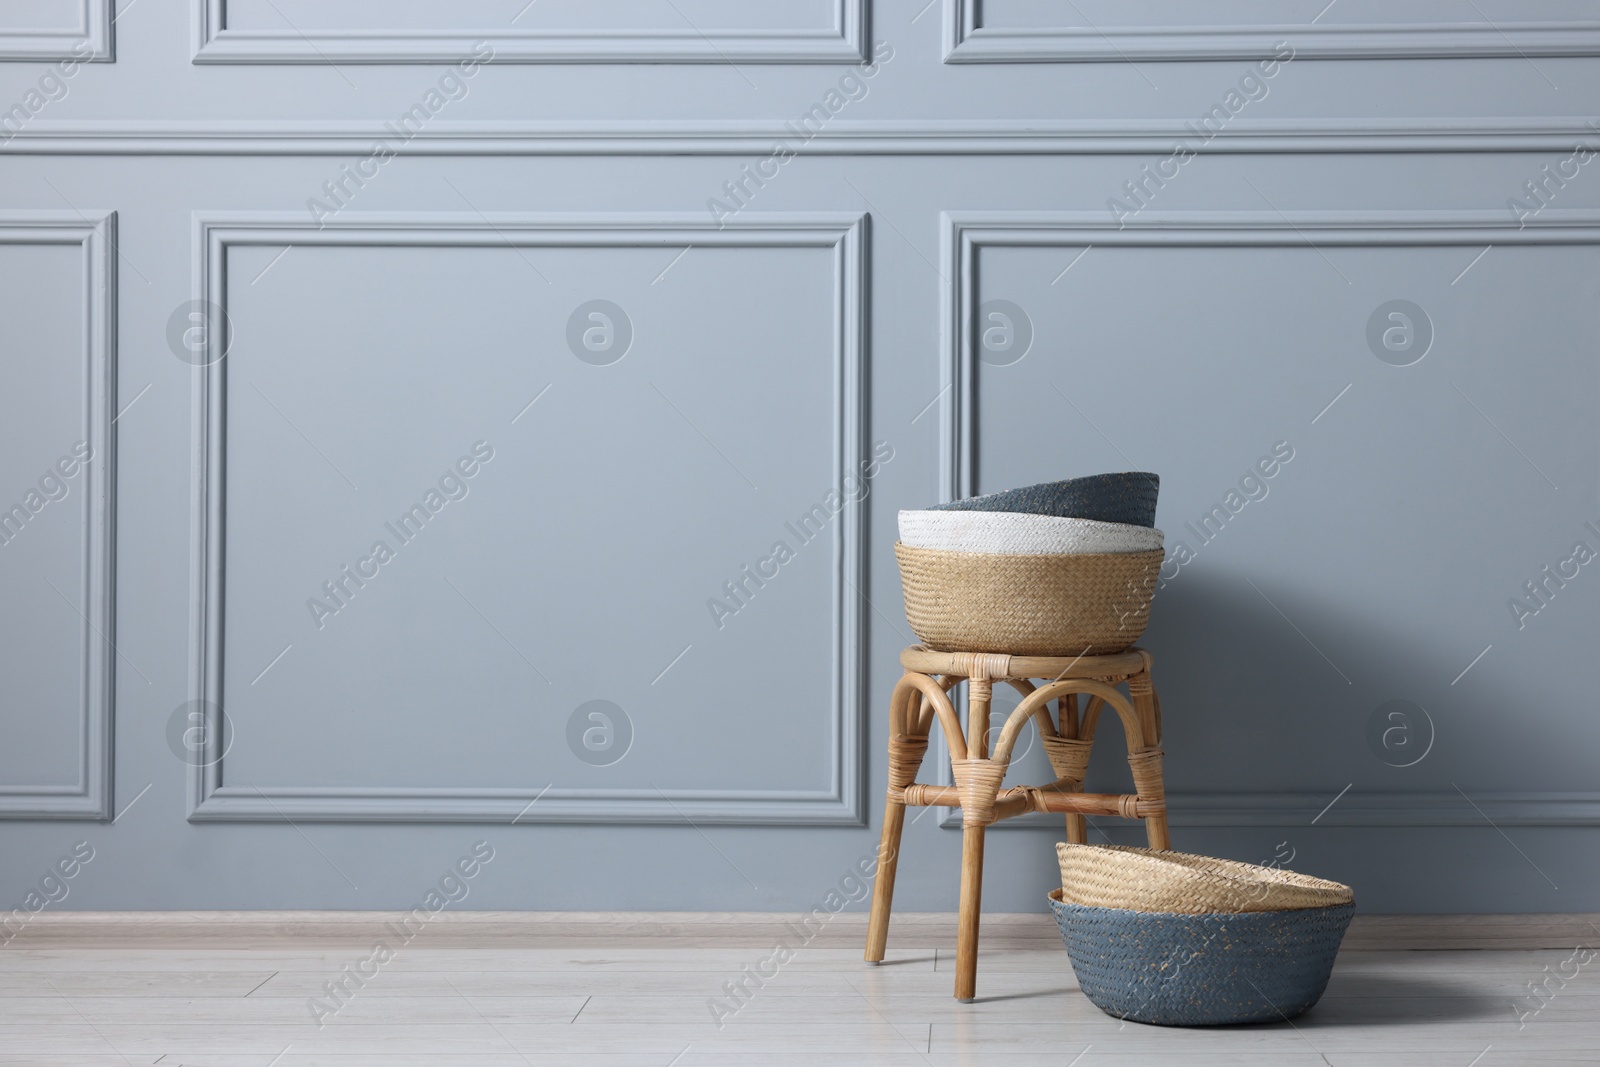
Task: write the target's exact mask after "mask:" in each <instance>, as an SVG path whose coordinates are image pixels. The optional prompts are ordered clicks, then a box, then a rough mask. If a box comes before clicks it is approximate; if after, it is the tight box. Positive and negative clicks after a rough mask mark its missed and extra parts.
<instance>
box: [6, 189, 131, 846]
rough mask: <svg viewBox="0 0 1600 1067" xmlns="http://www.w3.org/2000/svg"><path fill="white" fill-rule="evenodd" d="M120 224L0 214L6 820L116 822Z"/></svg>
mask: <svg viewBox="0 0 1600 1067" xmlns="http://www.w3.org/2000/svg"><path fill="white" fill-rule="evenodd" d="M114 225H115V222H114V217H113V216H111V215H99V216H94V217H87V218H86V217H84V216H81V215H78V214H76V213H74V214H72V215H61V214H29V213H14V212H8V213H4V214H0V263H3V264H4V267H3V271H0V272H3V274H4V276H5V278H6V285H5V288H4V290H3V291H0V320H3V321H4V322H5V330H6V359H5V362H4V365H3V366H0V408H3V414H0V441H3V445H0V474H3V475H4V481H3V483H0V494H3V495H0V596H3V599H4V602H5V604H6V606H7V609H6V612H5V614H4V616H3V622H0V631H3V633H0V676H3V677H4V678H5V692H4V696H3V698H0V701H3V703H4V705H5V719H6V722H7V724H8V725H7V736H6V740H5V745H4V747H3V749H0V817H9V818H67V819H100V818H106V817H109V815H110V805H111V727H112V694H113V675H114V671H113V666H114V665H113V663H112V662H111V660H112V657H113V655H114V653H113V651H112V646H111V642H112V640H113V633H114V626H113V623H114V616H113V581H112V561H113V554H112V553H113V550H112V521H113V519H112V516H113V495H112V484H113V478H114V471H115V457H114V450H113V447H112V426H111V424H112V419H113V414H114V409H113V404H114V402H115V379H114V367H115V360H114V356H113V351H114V336H115V334H114V331H115V313H114V310H113V306H114V305H113V300H114V292H115V271H114V269H113V268H114V264H113V261H112V258H111V255H112V253H111V248H112V246H113V245H114V243H115V238H114V236H113V232H114Z"/></svg>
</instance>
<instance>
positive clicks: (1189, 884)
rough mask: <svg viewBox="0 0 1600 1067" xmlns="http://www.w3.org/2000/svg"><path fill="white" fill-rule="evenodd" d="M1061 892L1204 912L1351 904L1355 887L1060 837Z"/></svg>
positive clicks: (1067, 898)
mask: <svg viewBox="0 0 1600 1067" xmlns="http://www.w3.org/2000/svg"><path fill="white" fill-rule="evenodd" d="M1056 858H1057V859H1058V860H1059V861H1060V864H1061V899H1062V900H1063V901H1064V902H1065V903H1068V904H1082V905H1086V906H1089V907H1101V908H1123V909H1127V910H1130V911H1148V912H1176V913H1180V914H1184V915H1204V914H1211V913H1214V912H1261V911H1288V910H1291V909H1296V908H1325V907H1330V906H1333V905H1338V904H1348V903H1350V902H1351V901H1352V900H1353V899H1354V895H1353V894H1352V893H1351V892H1350V887H1349V886H1346V885H1340V884H1339V883H1338V882H1330V881H1327V880H1326V879H1323V878H1313V877H1311V876H1310V875H1308V874H1296V873H1295V872H1294V871H1285V870H1281V869H1279V868H1277V867H1261V866H1257V865H1256V864H1253V863H1239V862H1238V861H1236V860H1224V859H1216V858H1214V857H1211V856H1193V855H1190V854H1189V853H1186V852H1157V851H1155V850H1153V849H1148V848H1138V847H1135V846H1132V845H1076V844H1069V843H1067V842H1065V841H1063V842H1060V843H1058V844H1057V845H1056Z"/></svg>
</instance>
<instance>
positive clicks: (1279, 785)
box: [1094, 571, 1563, 822]
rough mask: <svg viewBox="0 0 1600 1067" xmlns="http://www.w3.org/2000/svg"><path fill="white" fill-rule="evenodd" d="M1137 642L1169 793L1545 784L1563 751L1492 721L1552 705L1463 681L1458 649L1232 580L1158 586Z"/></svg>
mask: <svg viewBox="0 0 1600 1067" xmlns="http://www.w3.org/2000/svg"><path fill="white" fill-rule="evenodd" d="M1140 643H1141V644H1142V645H1143V646H1144V647H1146V648H1149V649H1151V650H1152V651H1153V652H1154V653H1155V654H1156V682H1157V685H1158V686H1159V687H1160V691H1161V695H1162V704H1163V713H1164V719H1165V723H1164V726H1165V731H1166V733H1165V748H1166V750H1167V775H1168V778H1167V787H1168V790H1169V791H1171V792H1180V793H1193V792H1205V793H1211V792H1227V793H1233V792H1256V791H1261V792H1294V793H1314V792H1319V791H1324V790H1325V791H1327V794H1328V798H1329V799H1330V800H1332V799H1333V797H1334V796H1335V794H1337V793H1338V792H1339V791H1340V790H1341V789H1344V788H1345V787H1346V785H1347V784H1349V785H1350V788H1351V789H1352V790H1353V791H1377V792H1385V793H1393V792H1427V793H1456V792H1457V790H1456V784H1459V785H1460V787H1461V788H1462V789H1463V790H1465V791H1466V792H1467V793H1468V794H1471V793H1473V792H1474V791H1482V792H1495V791H1499V790H1505V789H1507V788H1508V784H1513V783H1521V784H1522V787H1523V788H1527V786H1526V783H1529V782H1535V781H1542V780H1545V779H1546V778H1547V777H1548V772H1549V767H1550V763H1549V761H1550V754H1551V753H1553V752H1559V751H1561V746H1562V745H1563V737H1562V735H1561V733H1560V731H1559V729H1558V726H1559V724H1558V723H1557V722H1554V721H1551V719H1550V718H1549V717H1543V718H1541V717H1538V716H1523V717H1521V718H1519V719H1518V720H1517V722H1516V724H1515V728H1514V729H1510V730H1508V729H1507V728H1506V724H1505V722H1504V718H1503V715H1504V711H1505V709H1507V708H1511V707H1515V706H1517V705H1521V706H1528V705H1529V704H1530V698H1531V702H1533V703H1544V702H1545V698H1549V699H1551V700H1555V699H1559V698H1558V697H1556V696H1555V695H1554V694H1543V693H1537V692H1529V691H1528V690H1527V689H1525V688H1524V689H1519V690H1518V691H1516V692H1513V691H1511V690H1510V689H1507V688H1504V687H1503V686H1501V685H1498V684H1496V682H1495V680H1494V679H1495V672H1493V671H1492V670H1485V669H1484V664H1481V663H1480V664H1477V666H1476V667H1475V668H1474V670H1472V671H1471V672H1469V673H1467V674H1466V675H1464V676H1462V675H1461V672H1462V668H1463V667H1464V666H1465V665H1466V661H1467V660H1468V659H1470V657H1471V656H1472V654H1473V651H1472V650H1468V651H1465V652H1464V653H1460V654H1458V655H1456V657H1455V658H1451V657H1450V656H1449V655H1446V654H1445V653H1443V652H1442V651H1441V650H1440V649H1439V648H1437V647H1430V645H1429V644H1428V642H1427V641H1426V640H1425V639H1424V635H1421V634H1418V633H1415V632H1409V633H1408V632H1406V631H1405V630H1403V629H1401V628H1400V627H1398V626H1396V625H1394V624H1393V623H1392V622H1386V620H1385V619H1384V618H1383V617H1382V615H1381V614H1380V613H1379V612H1377V611H1374V612H1372V613H1370V614H1355V613H1351V612H1350V611H1349V609H1348V607H1347V606H1345V605H1340V604H1331V605H1330V604H1329V603H1327V602H1326V601H1319V600H1313V599H1311V598H1309V597H1307V596H1305V595H1304V594H1303V593H1301V592H1300V591H1298V590H1296V589H1295V588H1293V587H1286V586H1283V585H1278V584H1263V583H1262V582H1261V581H1259V580H1257V581H1256V582H1255V585H1254V586H1252V584H1251V580H1250V579H1247V578H1246V577H1245V576H1244V575H1243V574H1239V573H1233V574H1213V573H1207V572H1193V573H1191V572H1188V571H1185V572H1184V573H1183V574H1182V575H1181V576H1180V577H1179V578H1178V579H1177V580H1175V581H1173V582H1170V583H1168V585H1167V588H1165V589H1163V590H1161V591H1160V592H1159V593H1158V595H1157V598H1156V604H1155V608H1154V610H1153V612H1152V619H1151V626H1150V629H1149V631H1148V632H1147V633H1146V634H1145V637H1144V638H1143V640H1142V641H1141V642H1140ZM1458 676H1459V677H1460V680H1459V681H1458V682H1456V684H1452V680H1453V679H1456V678H1458ZM1113 722H1114V717H1112V720H1111V721H1108V723H1107V725H1112V723H1113ZM1112 728H1113V729H1115V728H1116V727H1115V726H1114V725H1112ZM1118 740H1119V741H1120V738H1119V739H1118ZM1117 747H1118V745H1117V744H1112V745H1103V746H1102V745H1097V746H1096V752H1095V756H1096V759H1095V762H1094V767H1095V768H1096V769H1098V768H1106V769H1109V768H1111V767H1112V766H1115V765H1117V764H1118V763H1120V753H1117V752H1115V751H1114V750H1115V749H1116V748H1117ZM1452 783H1456V784H1452ZM1461 805H1462V807H1463V808H1464V809H1467V810H1469V811H1470V809H1471V804H1470V803H1469V802H1468V801H1467V799H1465V798H1463V799H1462V800H1461ZM1337 821H1338V820H1336V819H1335V820H1330V822H1337Z"/></svg>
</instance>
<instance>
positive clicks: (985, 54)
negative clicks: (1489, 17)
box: [944, 0, 1600, 63]
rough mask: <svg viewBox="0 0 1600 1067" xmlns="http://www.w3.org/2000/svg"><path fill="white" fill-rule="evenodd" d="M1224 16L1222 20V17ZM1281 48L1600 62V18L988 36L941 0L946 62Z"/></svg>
mask: <svg viewBox="0 0 1600 1067" xmlns="http://www.w3.org/2000/svg"><path fill="white" fill-rule="evenodd" d="M1221 17H1222V16H1218V18H1219V20H1220V18H1221ZM1280 41H1288V42H1289V43H1290V44H1292V45H1293V46H1294V49H1295V59H1297V60H1300V59H1449V58H1507V59H1526V58H1528V57H1530V56H1597V55H1600V20H1585V21H1559V22H1558V21H1549V20H1544V21H1541V20H1538V19H1518V20H1516V21H1501V22H1498V23H1493V22H1488V21H1484V22H1477V23H1402V22H1395V23H1368V24H1360V25H1343V26H1341V25H1338V24H1336V23H1319V24H1307V23H1303V22H1302V23H1283V24H1275V25H1268V24H1258V25H1249V24H1241V25H1222V24H1201V25H1185V26H1161V25H1144V26H1138V25H1135V26H1105V25H1102V26H1099V27H1095V26H1088V27H1082V26H1051V27H1030V28H1027V29H1010V30H1002V29H989V28H985V27H984V26H983V25H982V24H981V23H980V21H979V3H978V0H944V61H945V62H946V63H1119V62H1120V63H1127V62H1134V61H1163V60H1172V61H1180V62H1182V61H1193V60H1225V59H1232V60H1255V59H1265V58H1267V57H1269V56H1271V55H1272V52H1273V48H1274V46H1276V45H1277V44H1278V42H1280Z"/></svg>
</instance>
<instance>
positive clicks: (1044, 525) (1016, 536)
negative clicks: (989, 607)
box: [900, 510, 1162, 556]
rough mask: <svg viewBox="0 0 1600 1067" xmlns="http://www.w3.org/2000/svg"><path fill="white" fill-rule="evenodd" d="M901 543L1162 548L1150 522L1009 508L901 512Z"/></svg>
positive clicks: (1019, 548)
mask: <svg viewBox="0 0 1600 1067" xmlns="http://www.w3.org/2000/svg"><path fill="white" fill-rule="evenodd" d="M900 542H901V543H902V544H906V545H910V546H911V547H912V548H937V549H939V550H941V551H944V552H988V553H991V554H993V555H999V556H1066V555H1077V554H1080V553H1086V552H1149V551H1152V550H1153V549H1158V548H1160V547H1161V546H1162V535H1161V531H1160V530H1157V529H1153V528H1151V527H1149V526H1134V525H1131V524H1127V523H1120V522H1097V521H1095V520H1094V519H1071V518H1060V517H1058V516H1055V515H1026V514H1021V513H1017V512H1009V511H927V510H921V511H902V512H900Z"/></svg>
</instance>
